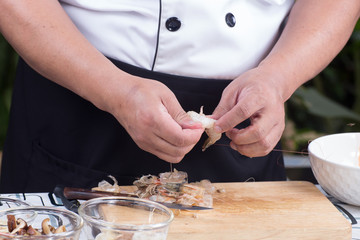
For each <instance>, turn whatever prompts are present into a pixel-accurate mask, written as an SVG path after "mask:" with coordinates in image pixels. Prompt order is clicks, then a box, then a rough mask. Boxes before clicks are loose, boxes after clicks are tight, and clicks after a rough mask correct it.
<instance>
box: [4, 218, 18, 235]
mask: <svg viewBox="0 0 360 240" xmlns="http://www.w3.org/2000/svg"><path fill="white" fill-rule="evenodd" d="M6 217H7V226H8V230H9V232H12V231H13V230H14V229H15V228H16V218H15V216H14V215H7V216H6Z"/></svg>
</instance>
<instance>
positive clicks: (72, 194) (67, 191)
mask: <svg viewBox="0 0 360 240" xmlns="http://www.w3.org/2000/svg"><path fill="white" fill-rule="evenodd" d="M63 193H64V196H65V198H67V199H77V200H89V199H93V198H97V197H113V196H121V197H135V198H138V196H137V195H136V194H134V193H115V192H106V191H98V190H91V189H84V188H73V187H64V192H63ZM158 203H160V204H163V205H164V206H166V207H168V208H172V209H179V210H211V209H212V208H209V207H203V206H192V205H183V204H178V203H163V202H158Z"/></svg>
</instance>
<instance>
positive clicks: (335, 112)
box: [282, 21, 360, 150]
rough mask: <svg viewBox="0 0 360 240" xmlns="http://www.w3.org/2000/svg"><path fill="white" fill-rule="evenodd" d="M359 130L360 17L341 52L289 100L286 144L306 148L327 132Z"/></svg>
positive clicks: (295, 147)
mask: <svg viewBox="0 0 360 240" xmlns="http://www.w3.org/2000/svg"><path fill="white" fill-rule="evenodd" d="M355 131H360V21H359V22H358V23H357V25H356V27H355V30H354V32H353V34H352V36H351V38H350V39H349V41H348V43H347V44H346V46H345V47H344V48H343V50H342V51H341V52H340V53H339V54H338V56H337V57H336V58H335V59H334V60H333V61H332V62H331V63H330V64H329V66H327V67H326V68H325V69H324V71H322V72H321V73H320V74H319V75H318V76H316V77H315V78H314V79H313V80H312V81H310V82H308V83H307V84H305V85H304V86H303V87H301V88H299V89H298V90H297V91H296V92H295V93H294V95H293V96H292V97H291V98H290V99H289V101H288V102H287V125H286V131H285V133H284V136H283V139H282V141H283V145H284V148H285V149H289V150H303V149H304V148H306V145H307V143H308V141H311V140H313V139H314V138H316V137H319V136H321V135H325V134H333V133H341V132H355Z"/></svg>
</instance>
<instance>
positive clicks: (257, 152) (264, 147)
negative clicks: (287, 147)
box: [230, 124, 283, 157]
mask: <svg viewBox="0 0 360 240" xmlns="http://www.w3.org/2000/svg"><path fill="white" fill-rule="evenodd" d="M282 132H283V127H282V126H281V125H280V124H277V125H275V126H274V127H273V128H272V131H270V132H269V134H268V135H267V136H265V137H264V138H262V139H260V140H259V141H256V142H254V143H250V144H239V145H238V144H236V143H235V142H233V141H232V142H231V143H230V147H231V148H232V149H234V150H236V151H238V152H239V153H241V154H243V155H245V156H248V157H261V156H265V155H267V154H269V153H270V152H271V151H272V150H273V149H274V147H275V146H276V144H277V143H278V142H279V140H280V138H281V135H282Z"/></svg>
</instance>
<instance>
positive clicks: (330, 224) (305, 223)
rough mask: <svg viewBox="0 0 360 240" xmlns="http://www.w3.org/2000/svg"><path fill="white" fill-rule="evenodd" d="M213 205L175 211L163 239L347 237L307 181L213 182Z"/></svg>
mask: <svg viewBox="0 0 360 240" xmlns="http://www.w3.org/2000/svg"><path fill="white" fill-rule="evenodd" d="M215 185H216V187H217V188H222V189H224V190H225V192H224V193H216V194H215V195H214V209H213V210H202V211H196V212H194V211H186V212H184V211H181V212H180V214H178V215H177V216H175V219H174V221H173V222H172V223H171V225H170V229H169V233H168V240H179V239H188V240H229V239H234V240H235V239H236V240H241V239H244V240H245V239H246V240H252V239H277V240H278V239H286V240H289V239H301V240H304V239H336V240H341V239H351V224H350V223H349V222H348V221H347V220H346V219H345V217H344V216H343V215H342V214H341V213H340V212H339V211H338V210H337V209H336V208H335V207H334V206H333V205H332V203H331V202H330V201H329V200H328V199H327V198H326V197H325V196H324V195H323V194H322V193H321V192H320V191H319V190H318V189H317V188H316V187H315V185H313V184H312V183H309V182H302V181H286V182H246V183H216V184H215Z"/></svg>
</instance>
